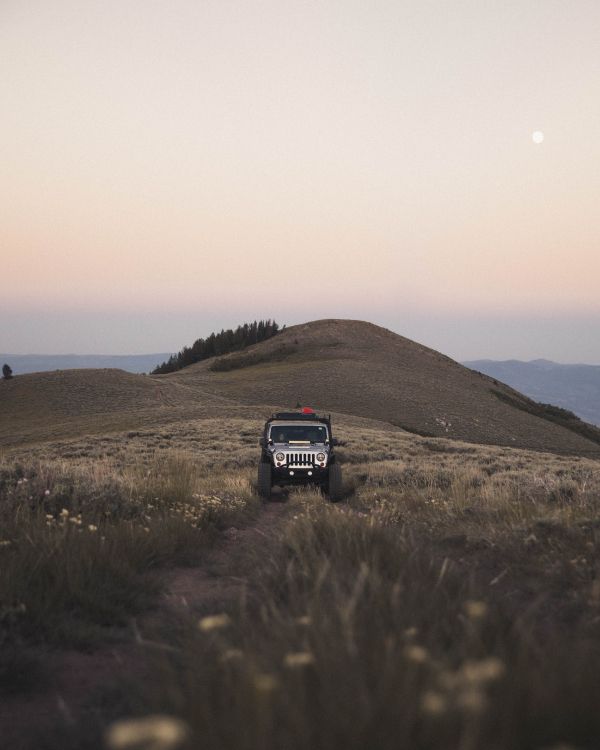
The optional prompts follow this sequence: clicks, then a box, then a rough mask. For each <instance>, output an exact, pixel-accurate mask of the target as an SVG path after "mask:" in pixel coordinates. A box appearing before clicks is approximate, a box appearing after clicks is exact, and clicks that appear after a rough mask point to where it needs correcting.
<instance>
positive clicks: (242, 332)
mask: <svg viewBox="0 0 600 750" xmlns="http://www.w3.org/2000/svg"><path fill="white" fill-rule="evenodd" d="M283 328H285V326H283ZM280 330H283V329H282V328H280V326H279V324H278V323H276V322H275V321H274V320H258V321H257V320H255V321H254V323H244V324H243V325H240V326H238V327H237V328H236V329H235V330H233V329H232V328H228V329H227V330H226V331H225V330H222V331H221V332H220V333H211V334H210V336H208V337H207V338H205V339H198V340H197V341H194V343H193V344H192V346H184V347H183V349H182V350H181V351H180V352H179V353H178V354H173V355H172V356H171V357H169V359H168V360H167V361H166V362H163V363H162V364H161V365H158V367H156V368H155V369H154V370H152V375H164V374H165V373H167V372H175V371H176V370H181V369H182V368H184V367H188V366H189V365H193V364H194V363H195V362H200V361H202V360H203V359H209V358H210V357H218V356H220V355H222V354H229V352H237V351H239V350H240V349H245V348H246V347H247V346H251V345H252V344H258V343H259V342H261V341H266V340H267V339H270V338H271V337H272V336H275V334H276V333H279V331H280Z"/></svg>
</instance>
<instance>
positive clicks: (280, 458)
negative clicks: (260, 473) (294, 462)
mask: <svg viewBox="0 0 600 750" xmlns="http://www.w3.org/2000/svg"><path fill="white" fill-rule="evenodd" d="M275 460H276V461H285V453H281V452H279V453H276V454H275Z"/></svg>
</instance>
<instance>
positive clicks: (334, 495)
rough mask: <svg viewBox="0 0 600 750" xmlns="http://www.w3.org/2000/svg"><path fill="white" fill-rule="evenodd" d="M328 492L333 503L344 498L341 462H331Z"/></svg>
mask: <svg viewBox="0 0 600 750" xmlns="http://www.w3.org/2000/svg"><path fill="white" fill-rule="evenodd" d="M327 494H328V495H329V499H330V500H331V502H332V503H336V502H337V501H338V500H341V499H342V467H341V466H340V465H339V464H331V466H330V467H329V481H328V483H327Z"/></svg>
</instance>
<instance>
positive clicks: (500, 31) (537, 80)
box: [0, 0, 600, 364]
mask: <svg viewBox="0 0 600 750" xmlns="http://www.w3.org/2000/svg"><path fill="white" fill-rule="evenodd" d="M599 32H600V4H599V3H598V2H597V1H596V0H578V1H577V2H575V3H567V2H564V1H563V0H560V1H559V0H544V2H541V1H539V0H528V1H527V0H526V1H524V2H520V3H496V2H489V3H481V2H476V1H475V0H463V1H462V2H455V3H446V2H442V1H441V0H435V1H433V0H430V1H427V0H426V1H425V2H418V3H417V2H401V1H398V0H395V1H393V0H381V1H380V2H375V3H369V4H365V3H359V2H356V1H355V0H345V2H339V1H333V0H329V1H325V2H299V1H296V0H290V2H286V3H279V2H275V0H263V1H262V2H259V1H258V0H249V2H245V3H234V2H228V1H227V0H206V2H202V3H198V2H194V1H193V0H174V2H172V3H169V4H164V3H158V2H155V1H154V0H149V1H148V2H143V3H142V2H141V1H138V0H130V1H129V2H117V1H116V0H103V2H99V0H90V2H86V3H80V2H76V0H56V2H53V3H48V2H43V1H42V0H33V1H32V2H30V3H27V4H23V3H19V2H17V0H5V2H3V3H2V4H1V6H0V63H1V65H0V95H1V96H2V101H3V116H2V119H1V120H0V137H1V143H2V148H3V154H2V171H1V173H0V198H1V200H2V206H3V216H2V222H1V223H0V253H1V261H2V269H1V274H0V292H1V294H0V321H1V329H0V350H6V351H9V352H10V351H12V352H13V353H19V352H22V353H29V352H34V353H44V352H50V353H72V352H75V353H84V354H87V353H110V354H119V353H127V354H130V353H146V352H148V351H167V350H178V349H180V348H181V347H182V346H183V345H184V344H188V343H190V342H191V341H193V340H194V339H195V338H198V337H199V336H203V335H206V334H207V333H210V331H212V330H215V329H217V330H218V329H220V328H222V327H230V326H235V325H236V324H238V323H240V322H243V321H246V320H252V319H255V318H261V317H275V318H276V319H277V320H278V321H280V322H287V323H288V324H293V323H296V322H302V321H308V320H314V319H316V318H323V317H343V318H359V319H365V320H369V321H372V322H375V323H380V324H382V325H385V326H386V327H389V328H391V329H392V330H394V331H396V332H398V333H401V334H402V335H405V336H408V337H409V338H413V339H415V340H417V341H420V342H422V343H424V344H426V345H428V346H432V347H433V348H436V349H439V350H441V351H443V352H444V353H446V354H449V355H450V356H452V357H454V358H456V359H481V358H486V357H489V358H492V359H508V358H516V359H536V358H540V357H543V358H547V359H552V360H554V361H559V362H584V363H590V364H595V363H600V337H599V336H598V335H597V331H598V330H600V299H599V296H598V293H597V288H598V279H600V212H598V210H597V204H598V198H599V197H600V170H598V164H599V163H600V142H599V139H598V138H597V137H596V136H595V135H594V134H595V133H597V131H598V126H599V125H600V97H599V96H598V81H599V80H600V53H599V52H598V35H599ZM534 131H541V132H543V134H544V139H543V142H540V143H536V142H534V140H533V139H532V133H533V132H534ZM537 140H540V139H539V138H538V139H537Z"/></svg>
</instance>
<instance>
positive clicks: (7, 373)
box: [2, 365, 13, 380]
mask: <svg viewBox="0 0 600 750" xmlns="http://www.w3.org/2000/svg"><path fill="white" fill-rule="evenodd" d="M12 376H13V372H12V368H11V367H10V366H9V365H3V367H2V377H3V378H4V380H10V379H11V378H12Z"/></svg>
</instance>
